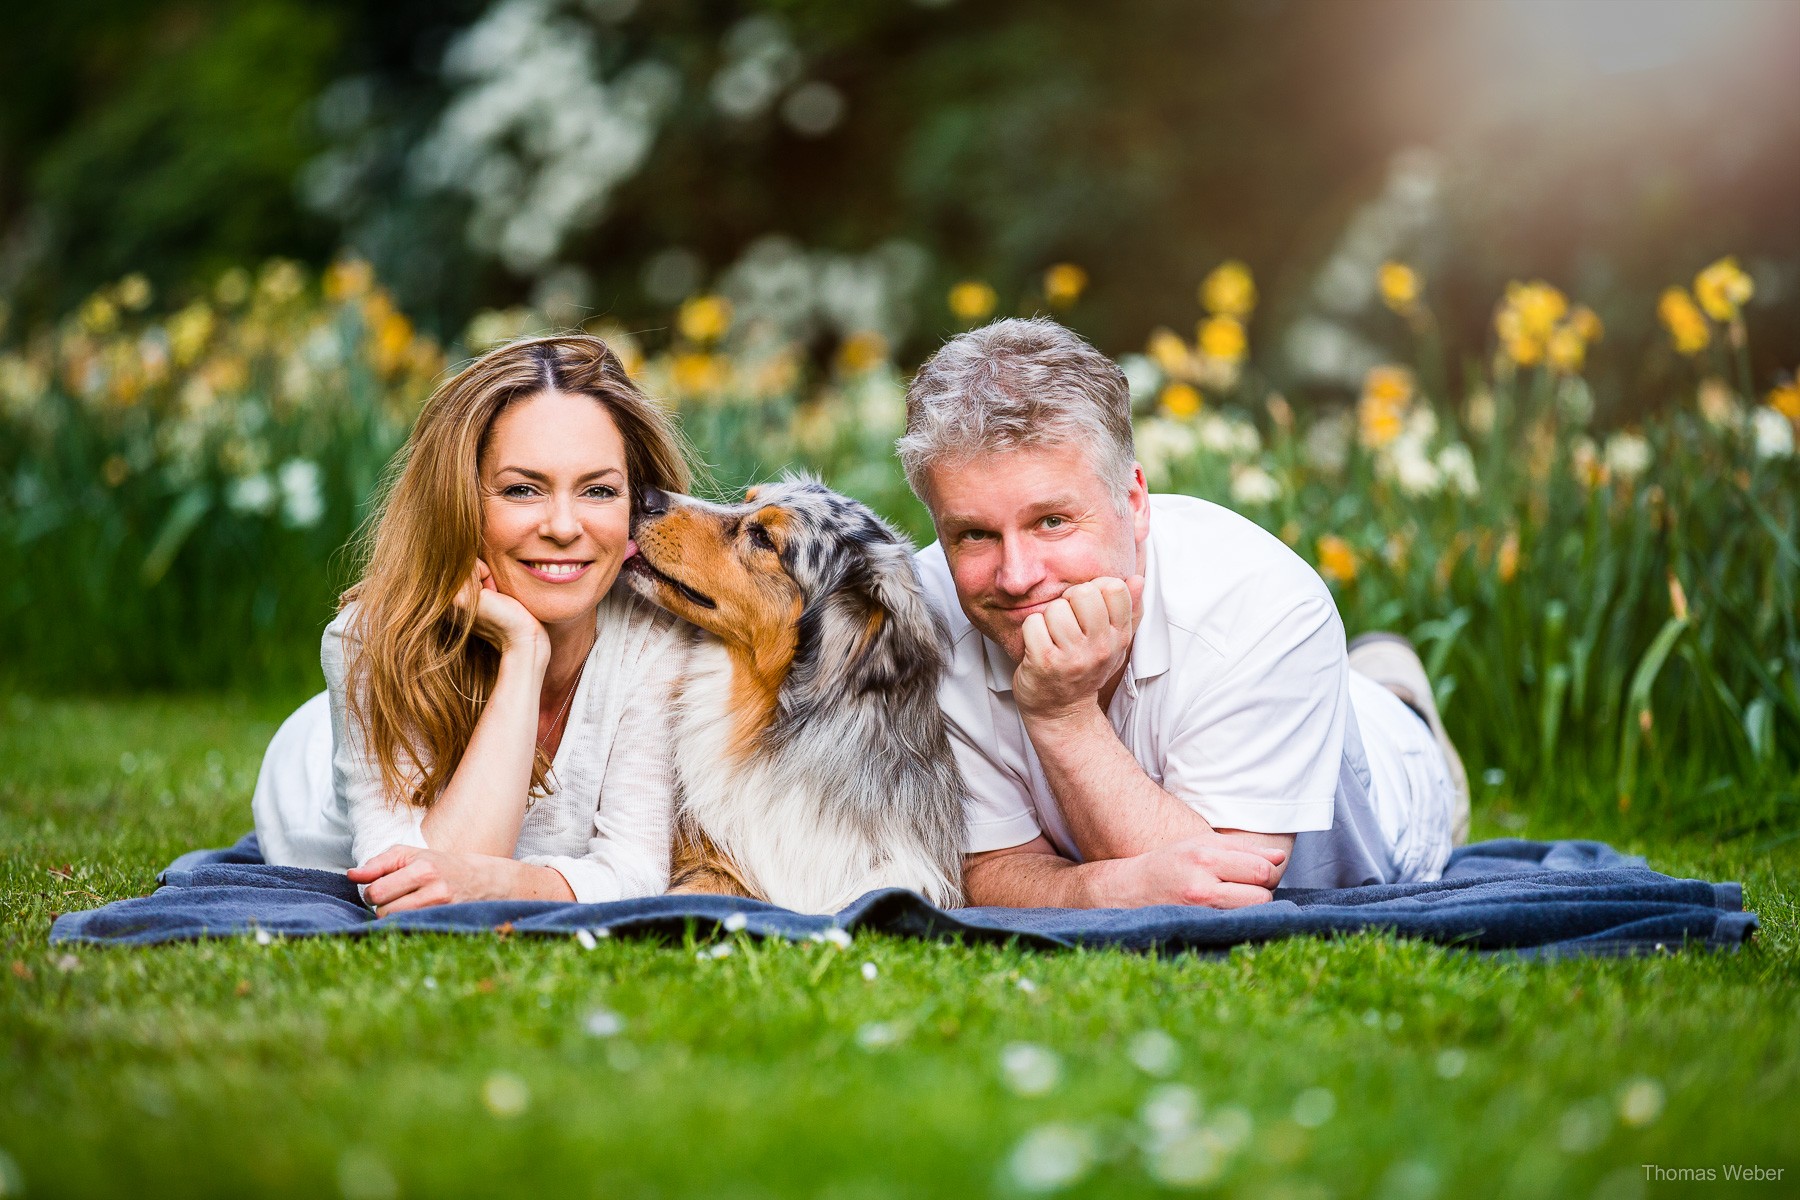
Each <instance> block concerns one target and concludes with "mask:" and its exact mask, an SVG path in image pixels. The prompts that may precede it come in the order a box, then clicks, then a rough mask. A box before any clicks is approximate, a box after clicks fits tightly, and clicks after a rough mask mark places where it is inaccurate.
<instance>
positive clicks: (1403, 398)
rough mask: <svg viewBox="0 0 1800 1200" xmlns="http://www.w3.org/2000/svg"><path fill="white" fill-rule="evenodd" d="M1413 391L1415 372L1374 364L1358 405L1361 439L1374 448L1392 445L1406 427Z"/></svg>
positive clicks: (1357, 421)
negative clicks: (1413, 373)
mask: <svg viewBox="0 0 1800 1200" xmlns="http://www.w3.org/2000/svg"><path fill="white" fill-rule="evenodd" d="M1413 391H1414V388H1413V375H1412V372H1411V371H1409V370H1407V369H1406V368H1405V367H1397V366H1393V365H1384V366H1379V367H1371V368H1370V369H1369V373H1368V375H1367V376H1366V377H1364V379H1363V392H1362V398H1361V399H1360V400H1359V401H1358V402H1357V405H1356V424H1357V434H1358V440H1359V441H1361V442H1362V444H1363V445H1364V446H1366V447H1368V448H1369V449H1371V450H1380V449H1382V448H1383V447H1386V446H1388V445H1391V444H1392V443H1393V441H1394V439H1396V438H1398V437H1399V436H1400V434H1401V432H1402V431H1403V430H1404V429H1405V428H1406V416H1407V411H1408V410H1409V409H1410V408H1411V407H1412V402H1413Z"/></svg>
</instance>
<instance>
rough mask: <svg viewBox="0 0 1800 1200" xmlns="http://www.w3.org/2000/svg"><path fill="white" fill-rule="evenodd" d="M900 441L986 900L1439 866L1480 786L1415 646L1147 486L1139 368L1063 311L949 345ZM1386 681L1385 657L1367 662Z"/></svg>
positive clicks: (1409, 871) (1035, 901) (1400, 873)
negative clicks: (1141, 460)
mask: <svg viewBox="0 0 1800 1200" xmlns="http://www.w3.org/2000/svg"><path fill="white" fill-rule="evenodd" d="M899 452H900V457H901V461H902V463H903V465H904V466H905V468H906V474H907V480H908V482H909V483H910V484H911V485H912V488H913V490H914V491H915V492H916V493H917V494H918V496H919V498H920V499H921V500H922V501H924V503H925V505H926V507H927V508H928V509H930V511H931V516H932V520H933V522H934V523H935V525H936V527H937V533H938V541H937V543H935V544H934V545H932V546H929V547H927V548H926V549H924V550H922V551H920V552H919V555H918V563H919V568H920V572H921V574H922V576H923V578H924V582H925V588H926V594H927V595H928V597H929V598H930V599H931V602H932V604H933V606H934V607H935V608H936V609H937V611H938V612H939V613H940V615H942V616H943V617H944V619H945V621H946V622H947V623H948V625H949V627H950V633H951V645H950V661H949V669H948V671H947V674H946V677H945V681H944V684H943V687H942V689H941V691H940V699H941V701H942V705H943V709H944V712H945V715H946V716H947V717H948V719H949V722H950V728H951V737H952V743H953V745H954V746H955V749H956V754H957V759H958V763H959V765H960V766H961V768H962V771H963V776H964V780H965V783H966V785H967V787H968V791H969V810H968V811H969V832H968V843H967V846H966V851H967V853H966V856H965V858H964V879H965V887H966V889H967V892H968V898H969V902H970V903H971V904H997V905H1013V906H1057V907H1127V906H1136V905H1145V904H1170V903H1185V904H1204V905H1211V906H1214V907H1237V906H1240V905H1246V904H1254V903H1258V902H1260V901H1264V900H1267V899H1269V898H1270V892H1271V890H1272V889H1273V888H1274V887H1275V886H1276V885H1277V884H1278V883H1284V884H1286V885H1287V886H1290V887H1342V886H1352V885H1356V884H1362V883H1375V882H1397V881H1411V880H1420V879H1434V878H1436V877H1437V876H1438V875H1439V874H1440V873H1441V872H1442V870H1443V867H1444V863H1445V861H1446V859H1447V858H1448V856H1449V853H1450V849H1451V847H1452V845H1453V844H1455V843H1456V842H1459V841H1460V840H1461V839H1463V838H1464V837H1466V836H1467V827H1468V791H1467V785H1466V783H1464V782H1463V781H1462V767H1461V763H1460V762H1459V761H1458V760H1457V758H1456V753H1455V750H1454V748H1453V747H1452V746H1451V745H1450V743H1449V740H1448V739H1447V738H1446V737H1445V736H1444V734H1443V727H1442V724H1441V722H1440V721H1439V720H1438V715H1437V709H1436V706H1435V704H1434V702H1433V700H1432V695H1431V688H1430V685H1429V682H1428V681H1427V680H1426V678H1425V672H1424V668H1423V667H1422V666H1421V665H1420V664H1419V660H1418V657H1417V655H1416V654H1414V653H1413V651H1412V647H1411V646H1410V644H1408V643H1407V642H1406V641H1405V640H1404V639H1401V638H1398V637H1395V636H1394V635H1386V634H1378V635H1371V640H1366V641H1365V640H1364V639H1358V645H1357V646H1356V647H1354V648H1353V649H1352V651H1351V652H1350V653H1349V654H1348V655H1347V654H1346V649H1345V645H1344V632H1343V624H1342V622H1341V620H1340V619H1339V616H1338V612H1337V607H1336V605H1335V604H1334V603H1333V601H1332V598H1331V593H1330V591H1329V590H1328V589H1327V588H1326V587H1325V585H1324V583H1323V582H1322V581H1321V580H1320V579H1319V576H1318V575H1317V574H1316V573H1315V572H1314V571H1313V570H1312V569H1311V568H1310V567H1308V566H1307V565H1306V563H1305V562H1303V561H1302V560H1301V559H1300V558H1299V557H1298V556H1296V555H1295V554H1294V553H1293V552H1292V551H1291V550H1289V549H1288V548H1287V547H1286V546H1285V545H1283V544H1282V543H1281V542H1280V541H1279V540H1278V539H1276V538H1274V537H1272V536H1271V535H1269V534H1268V533H1267V532H1266V531H1264V530H1263V529H1262V528H1260V527H1259V526H1257V525H1256V524H1254V523H1253V522H1251V521H1249V520H1246V519H1245V518H1243V517H1241V516H1238V515H1237V514H1236V513H1233V512H1231V511H1229V510H1228V509H1224V508H1221V507H1219V506H1217V505H1214V504H1209V503H1207V502H1206V501H1203V500H1197V499H1193V498H1191V497H1186V496H1154V497H1152V496H1151V495H1149V493H1148V490H1147V488H1146V486H1145V483H1144V473H1143V470H1142V468H1141V467H1139V465H1138V464H1137V462H1136V461H1135V456H1134V454H1133V449H1132V440H1131V410H1130V396H1129V391H1128V389H1127V387H1126V383H1125V378H1124V375H1123V374H1122V373H1121V372H1120V370H1119V368H1118V367H1117V366H1116V365H1114V364H1113V363H1112V362H1111V361H1110V360H1109V359H1107V358H1106V357H1105V356H1104V355H1102V354H1100V353H1099V352H1098V351H1096V350H1095V349H1094V348H1093V347H1092V346H1090V345H1088V344H1087V343H1086V342H1084V341H1082V340H1081V339H1080V338H1079V337H1077V336H1076V335H1074V334H1073V333H1071V332H1069V331H1068V330H1067V329H1064V328H1063V327H1062V326H1060V325H1058V324H1056V323H1055V322H1052V321H1047V320H1029V321H1027V320H1006V321H998V322H995V323H994V324H992V325H988V326H986V327H984V328H982V329H978V330H974V331H972V332H970V333H966V334H963V335H962V336H960V337H957V338H954V339H952V340H951V341H950V342H948V343H946V344H945V345H944V346H943V347H942V348H941V349H940V350H939V351H938V353H937V354H936V355H935V356H933V357H932V359H931V360H930V361H929V362H927V363H926V364H925V366H924V367H923V368H921V369H920V371H919V374H918V376H917V377H916V378H915V379H914V380H913V383H912V386H911V387H910V389H909V390H908V393H907V421H906V434H905V436H904V437H902V438H901V439H900V443H899ZM1365 672H1366V673H1365Z"/></svg>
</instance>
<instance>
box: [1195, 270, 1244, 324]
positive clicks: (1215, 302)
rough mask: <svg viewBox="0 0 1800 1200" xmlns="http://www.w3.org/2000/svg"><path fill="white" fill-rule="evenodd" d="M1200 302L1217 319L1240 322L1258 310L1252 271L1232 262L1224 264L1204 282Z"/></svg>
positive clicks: (1202, 282) (1213, 271) (1201, 287)
mask: <svg viewBox="0 0 1800 1200" xmlns="http://www.w3.org/2000/svg"><path fill="white" fill-rule="evenodd" d="M1200 303H1201V304H1202V305H1204V306H1205V308H1206V311H1207V312H1209V313H1211V314H1213V315H1214V316H1216V317H1236V318H1238V319H1239V320H1240V321H1241V320H1243V319H1244V318H1245V317H1248V316H1249V315H1250V314H1251V312H1253V311H1254V310H1255V308H1256V279H1255V277H1253V276H1252V275H1251V274H1250V268H1249V267H1247V266H1245V265H1244V264H1243V263H1241V262H1238V261H1237V260H1236V259H1232V260H1231V261H1229V262H1223V263H1220V264H1219V265H1218V266H1216V267H1214V268H1213V269H1212V272H1211V273H1210V274H1209V275H1207V277H1206V278H1205V279H1204V280H1202V281H1201V283H1200Z"/></svg>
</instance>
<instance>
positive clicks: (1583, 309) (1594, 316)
mask: <svg viewBox="0 0 1800 1200" xmlns="http://www.w3.org/2000/svg"><path fill="white" fill-rule="evenodd" d="M1569 328H1571V329H1573V330H1574V331H1575V332H1576V333H1578V334H1580V335H1581V340H1582V341H1584V342H1586V343H1587V344H1588V345H1590V346H1591V345H1593V344H1594V343H1595V342H1597V341H1599V340H1600V339H1601V338H1603V337H1605V336H1606V326H1605V325H1604V324H1602V323H1601V321H1600V315H1599V314H1598V313H1596V312H1595V311H1594V310H1593V309H1591V308H1589V307H1588V306H1587V305H1585V304H1577V305H1576V306H1575V307H1574V308H1572V309H1570V310H1569Z"/></svg>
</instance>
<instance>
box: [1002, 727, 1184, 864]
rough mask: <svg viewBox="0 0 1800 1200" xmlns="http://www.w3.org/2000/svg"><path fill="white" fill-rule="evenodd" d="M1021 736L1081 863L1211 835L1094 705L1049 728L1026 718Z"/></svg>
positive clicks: (1120, 856)
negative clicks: (1028, 744) (1035, 759)
mask: <svg viewBox="0 0 1800 1200" xmlns="http://www.w3.org/2000/svg"><path fill="white" fill-rule="evenodd" d="M1025 732H1026V735H1027V736H1028V737H1030V738H1031V744H1032V747H1033V748H1034V749H1035V750H1036V751H1037V756H1038V762H1039V763H1040V764H1042V766H1043V768H1044V778H1045V779H1046V780H1047V781H1048V782H1049V784H1050V790H1051V792H1052V793H1053V794H1054V795H1055V796H1056V801H1057V805H1058V807H1060V808H1061V809H1062V813H1063V817H1064V818H1065V819H1066V820H1067V821H1068V823H1069V832H1070V834H1071V835H1073V837H1074V839H1075V845H1076V847H1077V848H1078V849H1080V851H1081V856H1082V857H1083V858H1085V859H1088V860H1089V861H1092V860H1095V859H1104V858H1130V857H1132V856H1133V855H1137V854H1143V853H1146V852H1147V851H1150V850H1154V849H1156V848H1158V847H1159V846H1167V845H1170V844H1171V843H1174V842H1179V841H1182V840H1184V839H1186V838H1195V837H1197V838H1202V839H1210V838H1211V837H1212V836H1213V832H1214V831H1213V827H1212V826H1211V825H1210V824H1209V823H1208V822H1207V820H1206V818H1205V817H1203V816H1201V815H1200V814H1199V813H1197V812H1195V811H1194V810H1193V809H1192V808H1189V807H1188V806H1187V805H1186V804H1184V803H1182V802H1181V801H1180V800H1178V799H1176V798H1175V797H1174V796H1171V795H1170V794H1169V793H1168V792H1166V791H1164V790H1163V789H1162V788H1161V787H1159V786H1158V785H1157V783H1156V781H1155V780H1153V779H1151V778H1150V777H1149V776H1148V775H1146V774H1145V773H1144V768H1143V767H1141V766H1139V765H1138V761H1137V759H1135V758H1133V757H1132V754H1131V751H1130V750H1128V749H1126V747H1125V744H1124V743H1123V742H1121V741H1120V740H1119V735H1118V734H1117V733H1115V732H1114V731H1113V727H1112V723H1111V722H1110V721H1108V720H1107V719H1106V714H1105V713H1103V712H1101V711H1100V706H1099V705H1098V704H1095V705H1092V706H1091V707H1089V708H1086V709H1083V710H1082V711H1081V712H1079V713H1077V714H1073V715H1069V716H1064V717H1059V718H1057V719H1056V720H1053V721H1034V720H1032V719H1030V718H1027V719H1026V721H1025Z"/></svg>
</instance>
